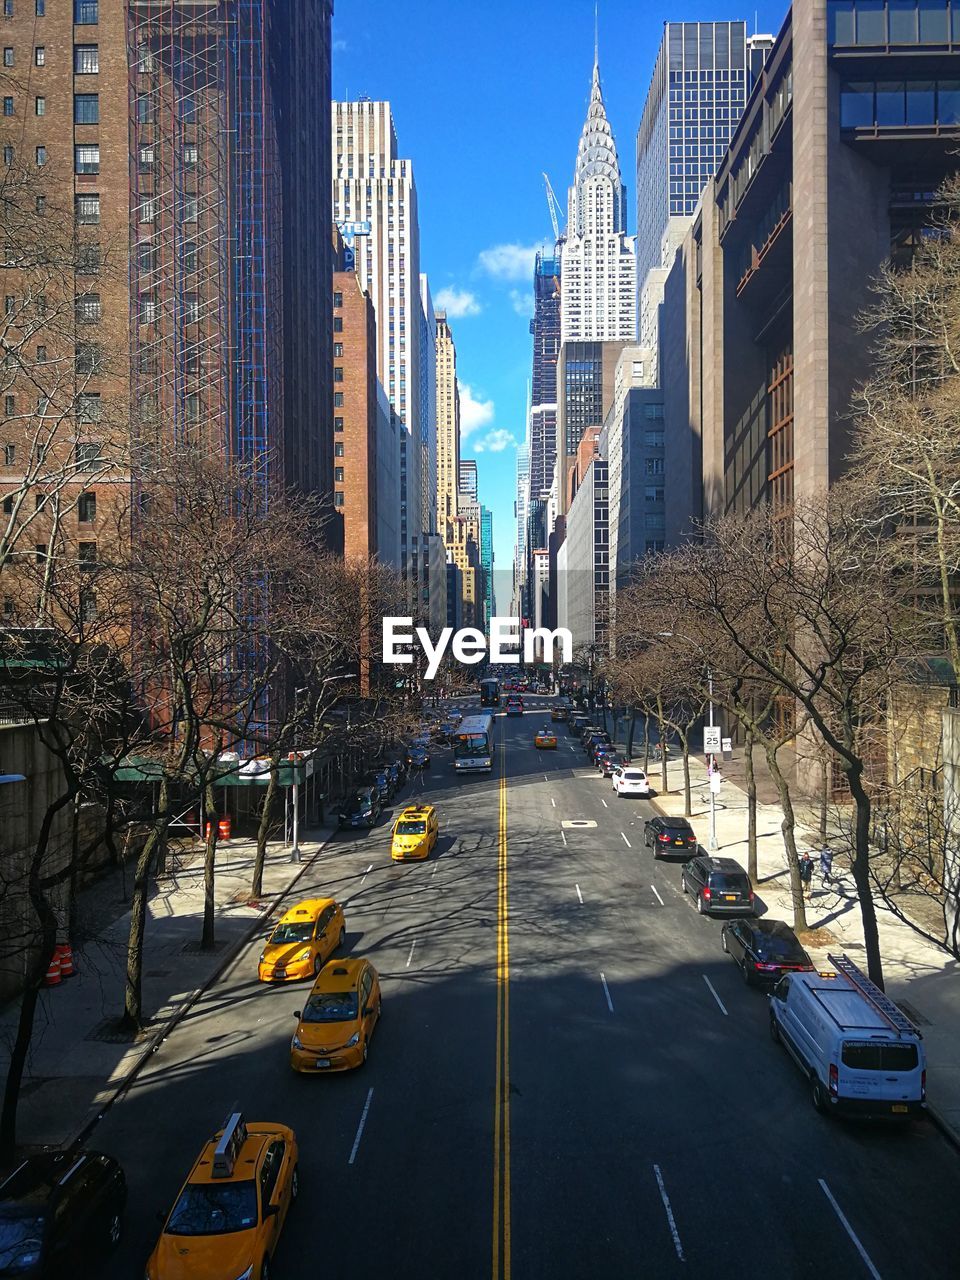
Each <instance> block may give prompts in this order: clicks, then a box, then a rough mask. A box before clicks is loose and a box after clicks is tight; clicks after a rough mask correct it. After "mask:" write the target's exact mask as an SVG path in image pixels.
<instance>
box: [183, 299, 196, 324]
mask: <svg viewBox="0 0 960 1280" xmlns="http://www.w3.org/2000/svg"><path fill="white" fill-rule="evenodd" d="M183 323H184V324H199V323H200V298H199V297H198V295H197V294H196V293H193V292H192V291H191V292H189V293H185V294H184V295H183Z"/></svg>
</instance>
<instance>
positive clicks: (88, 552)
mask: <svg viewBox="0 0 960 1280" xmlns="http://www.w3.org/2000/svg"><path fill="white" fill-rule="evenodd" d="M77 559H78V560H79V561H80V568H81V569H92V568H94V566H95V565H96V563H97V544H96V543H95V542H79V543H77Z"/></svg>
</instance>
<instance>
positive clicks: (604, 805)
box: [600, 796, 610, 809]
mask: <svg viewBox="0 0 960 1280" xmlns="http://www.w3.org/2000/svg"><path fill="white" fill-rule="evenodd" d="M600 803H601V804H602V805H603V807H604V808H605V809H609V808H610V806H609V805H608V804H607V802H606V800H604V798H603V796H601V797H600Z"/></svg>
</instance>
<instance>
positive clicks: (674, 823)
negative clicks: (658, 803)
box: [643, 814, 699, 858]
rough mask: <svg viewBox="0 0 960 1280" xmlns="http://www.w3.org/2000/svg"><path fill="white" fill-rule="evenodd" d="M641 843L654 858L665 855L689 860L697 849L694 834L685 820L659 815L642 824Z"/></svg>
mask: <svg viewBox="0 0 960 1280" xmlns="http://www.w3.org/2000/svg"><path fill="white" fill-rule="evenodd" d="M643 843H644V844H645V845H646V847H647V848H648V849H650V848H652V849H653V856H654V857H655V858H659V857H662V856H663V855H664V854H666V853H672V854H674V855H676V854H678V853H679V854H682V855H683V856H684V857H685V858H689V857H690V855H691V854H693V853H696V852H697V849H698V848H699V845H698V844H697V837H696V833H695V832H694V830H693V827H691V825H690V823H689V822H688V821H687V820H686V818H665V817H663V816H662V815H661V814H657V815H656V816H655V817H653V818H648V819H647V820H646V822H645V823H644V824H643Z"/></svg>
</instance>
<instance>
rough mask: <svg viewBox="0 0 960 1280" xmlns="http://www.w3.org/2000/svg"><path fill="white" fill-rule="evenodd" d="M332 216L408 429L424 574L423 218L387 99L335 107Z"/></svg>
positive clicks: (410, 502) (409, 486) (410, 525)
mask: <svg viewBox="0 0 960 1280" xmlns="http://www.w3.org/2000/svg"><path fill="white" fill-rule="evenodd" d="M333 216H334V219H335V220H336V222H337V224H338V226H340V227H341V229H346V230H347V231H348V232H349V233H350V234H352V235H353V236H354V237H355V245H356V249H355V255H356V271H357V277H358V279H359V280H360V285H361V287H362V288H363V289H365V290H366V291H367V292H368V293H369V294H370V297H371V299H372V301H373V305H374V309H375V311H376V315H377V340H378V347H379V352H378V362H377V371H378V373H379V376H380V381H381V383H382V384H383V387H384V390H385V391H386V393H387V398H388V399H389V401H390V403H391V405H393V407H394V408H395V409H396V411H397V413H398V414H399V417H400V421H401V423H402V424H403V426H404V427H405V429H406V436H405V438H404V440H403V444H404V448H403V450H402V454H401V494H400V499H401V509H400V543H401V553H402V555H403V562H404V570H405V572H406V574H407V576H408V578H410V579H411V581H412V582H414V583H415V582H417V581H418V579H419V572H418V569H419V553H420V535H421V532H422V531H423V530H425V529H429V518H430V517H429V515H426V516H425V514H424V512H423V511H422V510H421V493H422V475H421V473H422V442H423V420H422V415H421V405H420V401H421V395H422V387H421V349H420V344H421V338H422V328H423V320H424V311H423V303H422V299H421V293H420V222H419V215H418V211H417V188H416V184H415V182H414V178H413V164H412V162H411V161H410V160H403V159H400V157H399V155H398V145H397V134H396V129H395V127H394V123H393V115H392V113H391V111H390V104H389V103H388V102H368V101H360V102H337V103H334V106H333Z"/></svg>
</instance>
